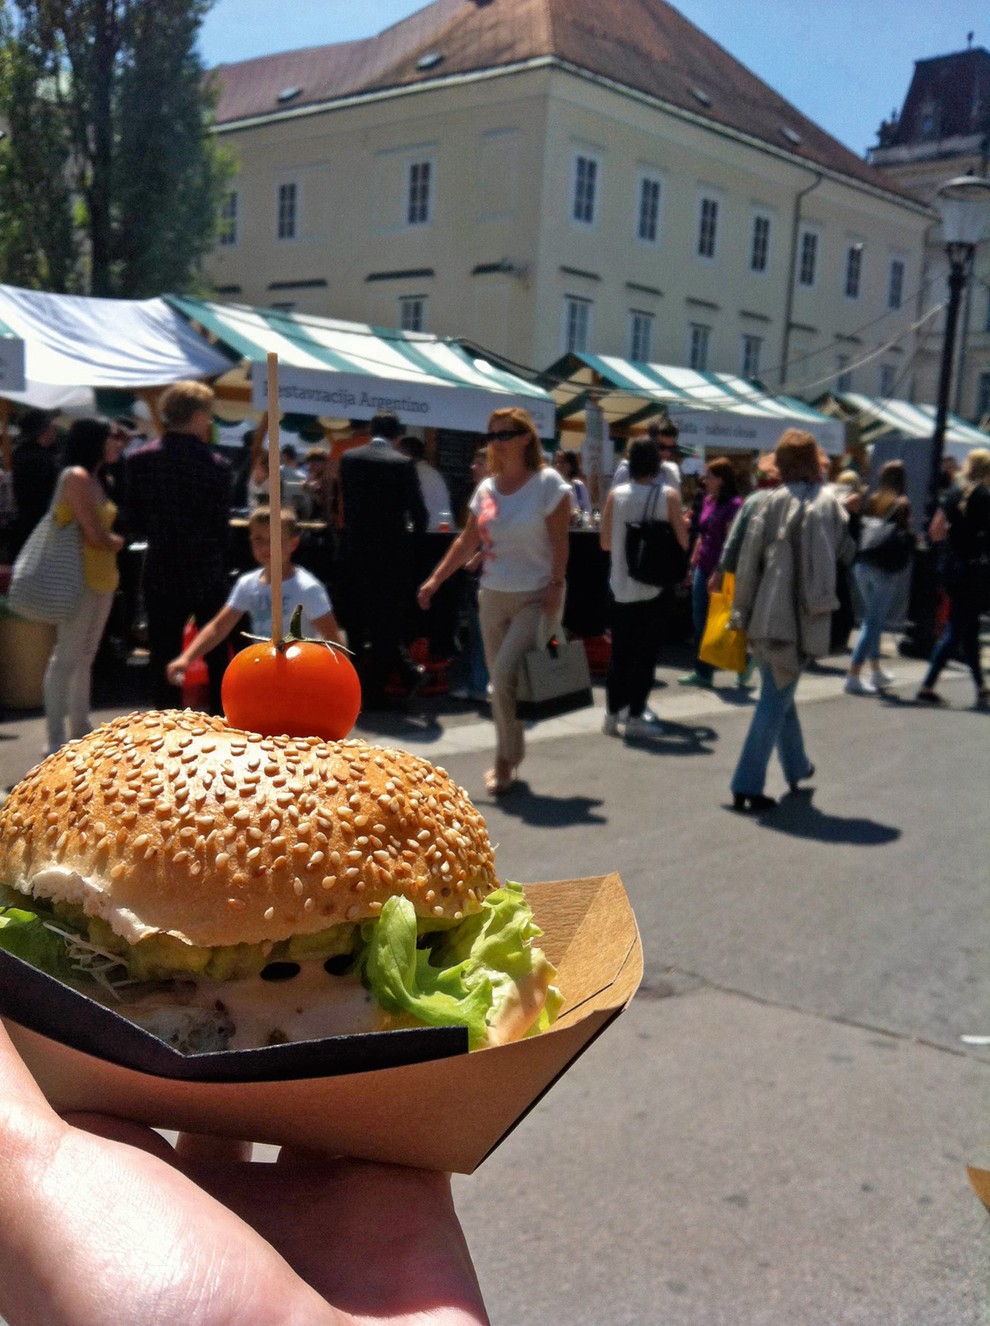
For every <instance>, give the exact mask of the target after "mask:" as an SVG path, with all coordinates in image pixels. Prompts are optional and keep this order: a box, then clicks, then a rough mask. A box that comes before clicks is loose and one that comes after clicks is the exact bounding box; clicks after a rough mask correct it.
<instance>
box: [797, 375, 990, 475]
mask: <svg viewBox="0 0 990 1326" xmlns="http://www.w3.org/2000/svg"><path fill="white" fill-rule="evenodd" d="M817 404H818V408H819V409H820V410H821V411H822V412H823V413H825V414H829V415H832V416H833V417H834V418H836V419H840V420H841V421H842V422H843V423H847V424H850V425H851V426H852V427H853V428H854V429H855V430H856V433H857V434H858V438H859V441H860V442H861V443H862V444H863V445H865V446H869V445H870V444H871V443H873V442H876V441H878V440H879V439H880V438H885V439H889V440H891V441H893V440H895V439H901V440H904V441H907V440H916V441H922V442H931V440H932V434H933V433H934V432H935V415H936V408H935V406H934V405H916V404H914V403H913V402H911V401H899V400H885V399H883V398H882V397H878V396H863V395H861V394H860V393H859V392H854V391H849V392H842V393H841V394H832V395H829V396H824V397H822V399H821V400H820V401H819V402H817ZM974 447H990V434H987V433H984V432H983V431H982V430H981V429H979V428H976V427H974V425H973V424H968V423H967V422H966V421H965V419H961V418H960V417H959V415H957V414H949V415H948V417H947V419H946V425H945V451H944V454H945V455H946V456H952V457H953V459H955V460H957V461H958V462H959V463H960V464H962V462H963V461H964V460H965V459H966V456H967V455H968V454H969V452H970V451H972V449H973V448H974Z"/></svg>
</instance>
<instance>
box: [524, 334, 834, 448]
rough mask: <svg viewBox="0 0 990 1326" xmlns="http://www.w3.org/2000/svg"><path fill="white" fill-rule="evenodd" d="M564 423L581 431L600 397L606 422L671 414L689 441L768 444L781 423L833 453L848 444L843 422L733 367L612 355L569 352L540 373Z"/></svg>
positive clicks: (638, 422)
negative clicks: (711, 368)
mask: <svg viewBox="0 0 990 1326" xmlns="http://www.w3.org/2000/svg"><path fill="white" fill-rule="evenodd" d="M539 381H540V382H541V384H542V385H543V386H545V387H546V388H547V390H548V391H549V392H550V393H551V395H552V396H553V399H554V404H555V405H556V407H557V417H558V419H559V421H560V424H561V428H562V431H563V432H564V433H565V434H566V433H567V432H576V433H582V434H583V433H584V432H585V429H586V422H587V421H586V410H587V407H588V405H589V404H594V405H597V407H598V408H599V409H600V410H601V412H602V415H603V416H604V422H605V425H606V427H609V428H613V427H615V426H616V425H619V426H621V427H622V428H624V429H632V428H635V427H638V426H639V427H641V426H645V425H646V423H648V422H649V420H650V419H651V418H654V417H656V416H657V415H658V414H660V413H661V412H662V413H663V414H666V415H669V416H670V418H671V419H673V421H674V422H675V423H676V424H677V427H678V429H679V430H680V435H681V436H680V441H681V442H682V444H683V445H685V446H687V447H693V448H697V449H699V450H704V451H707V452H709V453H710V452H712V451H716V450H717V451H768V450H770V449H771V448H772V447H773V446H774V445H775V444H776V442H777V440H778V438H779V437H780V435H781V433H782V432H783V431H784V429H785V428H802V429H804V430H805V431H806V432H809V433H812V434H813V435H814V436H815V438H816V439H817V440H818V443H819V445H820V446H821V447H822V449H823V450H824V451H825V452H827V453H828V455H830V456H839V455H842V453H843V451H844V450H845V428H844V427H843V425H842V424H841V423H840V422H839V421H838V420H836V419H830V418H828V417H827V416H826V415H824V414H822V413H821V412H820V411H819V410H815V409H812V407H811V406H810V405H806V404H805V403H804V402H803V401H799V400H797V399H796V398H795V397H793V396H778V395H775V394H774V393H773V392H770V391H767V390H766V389H765V388H763V387H761V386H760V385H759V384H758V383H755V382H750V381H747V380H746V379H745V378H739V377H735V376H734V375H733V374H731V373H699V372H696V371H695V370H694V369H690V368H681V367H679V366H676V365H672V364H645V363H636V362H633V361H632V360H628V359H620V358H617V357H616V356H614V355H591V354H578V353H571V354H567V355H564V357H563V358H562V359H558V360H557V361H556V363H554V364H551V366H550V367H549V368H548V369H546V371H545V372H543V373H541V374H540V377H539Z"/></svg>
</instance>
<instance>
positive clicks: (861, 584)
mask: <svg viewBox="0 0 990 1326" xmlns="http://www.w3.org/2000/svg"><path fill="white" fill-rule="evenodd" d="M853 575H854V576H855V578H856V588H857V589H858V590H859V592H860V595H861V597H862V600H863V624H862V626H861V627H860V630H859V637H858V639H857V640H856V644H855V645H854V646H853V651H852V659H851V660H850V661H851V663H852V666H853V667H854V668H857V667H860V668H861V667H862V666H863V664H864V663H865V662H866V661H867V659H870V660H872V659H878V658H879V657H880V636H881V634H882V633H883V627H884V623H885V622H886V620H887V616H888V614H889V612H890V608H891V604H892V603H893V601H894V595H895V594H896V593H897V587H898V584H899V581H898V577H897V576H896V575H891V574H890V572H889V571H881V569H880V567H879V566H871V565H870V564H869V562H854V563H853Z"/></svg>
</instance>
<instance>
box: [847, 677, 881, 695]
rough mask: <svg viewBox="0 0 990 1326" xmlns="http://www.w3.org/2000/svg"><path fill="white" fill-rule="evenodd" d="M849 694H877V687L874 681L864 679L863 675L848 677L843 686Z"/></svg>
mask: <svg viewBox="0 0 990 1326" xmlns="http://www.w3.org/2000/svg"><path fill="white" fill-rule="evenodd" d="M842 689H843V690H844V691H845V692H846V694H847V695H876V693H877V688H876V687H875V686H874V685H873V683H872V682H869V681H864V680H863V678H862V677H852V676H850V677H847V678H846V684H845V686H843V688H842Z"/></svg>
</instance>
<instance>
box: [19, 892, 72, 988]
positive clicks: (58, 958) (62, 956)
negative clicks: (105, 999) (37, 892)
mask: <svg viewBox="0 0 990 1326" xmlns="http://www.w3.org/2000/svg"><path fill="white" fill-rule="evenodd" d="M51 919H52V918H51V917H50V916H47V915H44V914H42V913H40V912H33V911H29V910H28V909H27V908H25V907H16V906H11V907H4V906H0V948H2V949H6V951H7V952H8V953H13V955H14V957H15V958H21V959H23V961H24V962H30V964H31V966H32V967H37V968H38V969H39V970H40V971H43V972H47V973H48V975H49V976H54V977H56V978H57V979H58V980H60V981H66V980H69V981H71V980H74V979H78V976H79V972H78V970H77V969H76V968H75V967H74V966H73V964H72V962H71V961H70V958H69V950H68V949H67V948H66V945H65V940H64V939H62V937H61V936H60V935H56V934H55V933H54V932H53V931H51V930H49V929H48V927H47V926H46V925H45V921H46V920H51ZM60 924H61V923H60Z"/></svg>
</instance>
